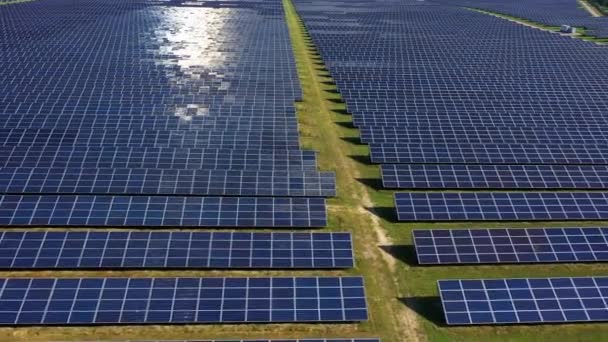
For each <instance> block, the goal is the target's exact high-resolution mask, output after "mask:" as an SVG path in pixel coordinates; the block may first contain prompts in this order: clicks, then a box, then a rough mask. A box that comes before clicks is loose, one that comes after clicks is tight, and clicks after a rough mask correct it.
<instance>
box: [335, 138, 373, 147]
mask: <svg viewBox="0 0 608 342" xmlns="http://www.w3.org/2000/svg"><path fill="white" fill-rule="evenodd" d="M340 139H342V140H344V141H346V142H348V143H351V144H353V145H367V144H366V143H363V142H361V138H359V137H340Z"/></svg>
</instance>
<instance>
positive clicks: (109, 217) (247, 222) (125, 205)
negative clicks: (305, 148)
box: [0, 195, 327, 227]
mask: <svg viewBox="0 0 608 342" xmlns="http://www.w3.org/2000/svg"><path fill="white" fill-rule="evenodd" d="M326 222H327V217H326V213H325V199H324V198H318V197H317V198H306V197H293V198H285V197H177V196H175V197H167V196H91V195H41V196H37V195H21V196H20V195H3V196H0V225H4V226H40V225H42V226H142V225H143V226H191V227H204V226H209V227H243V226H252V227H322V226H325V225H326Z"/></svg>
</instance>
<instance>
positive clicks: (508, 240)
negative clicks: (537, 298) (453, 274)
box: [412, 228, 608, 265]
mask: <svg viewBox="0 0 608 342" xmlns="http://www.w3.org/2000/svg"><path fill="white" fill-rule="evenodd" d="M412 235H413V241H414V245H415V247H416V255H417V256H418V263H419V264H423V265H432V264H441V265H443V264H500V263H549V262H593V261H608V228H525V229H499V228H494V229H477V228H476V229H429V230H419V229H416V230H413V231H412Z"/></svg>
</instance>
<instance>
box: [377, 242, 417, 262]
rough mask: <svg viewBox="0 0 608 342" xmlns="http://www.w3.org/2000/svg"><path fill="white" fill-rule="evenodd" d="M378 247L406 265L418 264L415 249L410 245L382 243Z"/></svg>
mask: <svg viewBox="0 0 608 342" xmlns="http://www.w3.org/2000/svg"><path fill="white" fill-rule="evenodd" d="M380 249H382V250H383V251H385V252H386V253H388V254H390V255H391V256H392V257H393V258H395V259H397V260H399V261H401V262H402V263H404V264H406V265H409V266H412V267H415V266H419V265H418V259H416V249H415V248H414V246H412V245H384V246H380Z"/></svg>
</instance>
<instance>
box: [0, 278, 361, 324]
mask: <svg viewBox="0 0 608 342" xmlns="http://www.w3.org/2000/svg"><path fill="white" fill-rule="evenodd" d="M363 320H367V304H366V302H365V294H364V289H363V279H362V278H361V277H318V278H317V277H302V278H293V277H277V278H65V279H57V278H35V279H28V278H13V279H0V325H8V326H17V325H89V324H175V323H181V324H184V323H244V322H247V323H270V322H273V323H286V322H350V321H363Z"/></svg>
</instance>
